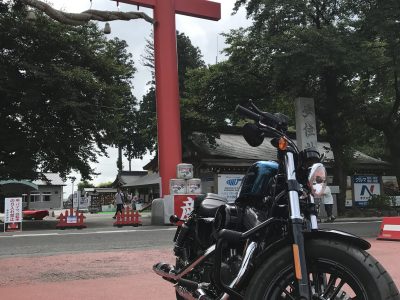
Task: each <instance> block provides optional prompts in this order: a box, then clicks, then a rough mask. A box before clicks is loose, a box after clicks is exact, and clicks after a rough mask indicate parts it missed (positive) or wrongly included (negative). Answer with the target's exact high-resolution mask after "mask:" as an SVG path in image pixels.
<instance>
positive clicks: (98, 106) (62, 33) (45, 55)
mask: <svg viewBox="0 0 400 300" xmlns="http://www.w3.org/2000/svg"><path fill="white" fill-rule="evenodd" d="M0 9H1V10H2V13H1V14H0V99H1V101H2V105H1V106H0V177H1V178H3V179H4V178H15V179H21V178H32V179H33V178H36V177H38V176H40V174H41V172H48V171H52V172H59V173H60V174H61V175H62V176H64V177H65V176H66V175H67V174H68V173H69V172H70V171H71V170H72V169H73V170H78V171H80V173H81V175H82V178H83V179H88V178H90V175H91V174H92V173H93V170H92V169H91V168H90V165H89V163H90V162H96V156H97V155H98V154H102V153H105V148H106V146H107V145H112V144H115V143H116V138H117V137H118V135H117V133H118V130H119V127H118V120H119V119H121V118H122V117H121V113H120V112H121V111H123V110H124V109H125V108H126V107H127V106H132V105H133V104H134V101H135V99H134V98H133V96H132V94H131V83H130V79H131V78H132V76H133V75H134V73H135V71H136V70H135V67H134V65H133V61H132V60H131V59H130V56H129V55H127V52H126V44H125V42H123V41H120V40H118V39H114V40H111V41H107V40H106V38H105V37H104V35H103V33H102V32H101V31H100V30H98V29H97V27H96V26H95V25H94V24H89V25H87V26H79V27H74V28H71V27H69V26H66V25H62V24H60V23H58V22H55V21H52V20H51V19H49V18H48V17H45V16H42V15H37V19H36V20H34V21H27V20H26V11H24V9H21V8H19V7H15V6H12V5H11V4H5V3H2V5H1V6H0Z"/></svg>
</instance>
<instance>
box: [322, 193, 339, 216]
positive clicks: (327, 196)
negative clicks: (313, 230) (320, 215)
mask: <svg viewBox="0 0 400 300" xmlns="http://www.w3.org/2000/svg"><path fill="white" fill-rule="evenodd" d="M322 203H323V204H324V206H325V211H326V214H327V216H328V219H327V220H326V222H333V221H335V219H336V218H335V216H334V215H333V214H332V210H333V196H332V193H331V189H330V188H329V186H326V188H325V191H324V194H323V195H322Z"/></svg>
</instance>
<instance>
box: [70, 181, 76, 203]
mask: <svg viewBox="0 0 400 300" xmlns="http://www.w3.org/2000/svg"><path fill="white" fill-rule="evenodd" d="M69 179H71V183H72V194H71V206H72V209H74V182H75V180H76V177H75V176H71V177H69Z"/></svg>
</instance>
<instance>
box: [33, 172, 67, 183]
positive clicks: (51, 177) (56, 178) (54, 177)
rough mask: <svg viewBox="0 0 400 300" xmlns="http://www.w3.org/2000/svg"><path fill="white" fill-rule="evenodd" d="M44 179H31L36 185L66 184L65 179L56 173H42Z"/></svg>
mask: <svg viewBox="0 0 400 300" xmlns="http://www.w3.org/2000/svg"><path fill="white" fill-rule="evenodd" d="M43 175H44V176H45V177H46V178H47V180H48V181H46V180H40V179H39V180H34V181H32V182H33V183H34V184H36V185H66V184H65V181H64V180H62V179H61V177H60V175H59V174H57V173H44V174H43Z"/></svg>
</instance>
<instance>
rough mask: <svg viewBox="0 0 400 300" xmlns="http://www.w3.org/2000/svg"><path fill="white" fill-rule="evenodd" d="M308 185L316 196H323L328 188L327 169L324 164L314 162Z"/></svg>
mask: <svg viewBox="0 0 400 300" xmlns="http://www.w3.org/2000/svg"><path fill="white" fill-rule="evenodd" d="M308 186H309V188H310V189H311V193H312V194H313V196H314V197H321V196H322V195H323V194H324V192H325V188H326V169H325V167H324V165H323V164H321V163H317V164H313V165H312V167H311V169H310V173H309V175H308Z"/></svg>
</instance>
